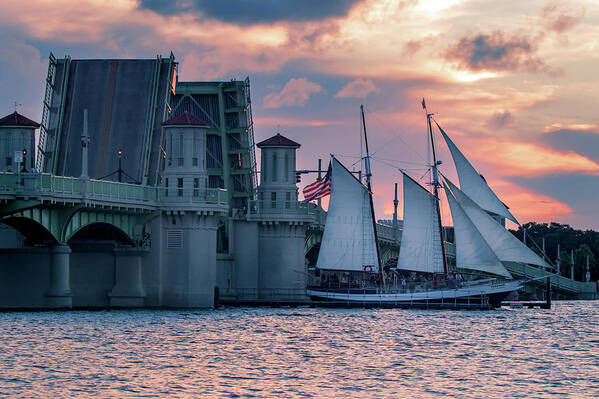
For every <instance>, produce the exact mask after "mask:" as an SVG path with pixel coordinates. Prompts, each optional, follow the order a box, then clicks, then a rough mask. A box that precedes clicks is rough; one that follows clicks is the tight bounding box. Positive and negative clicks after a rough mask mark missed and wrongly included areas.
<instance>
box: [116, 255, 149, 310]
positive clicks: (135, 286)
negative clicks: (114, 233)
mask: <svg viewBox="0 0 599 399" xmlns="http://www.w3.org/2000/svg"><path fill="white" fill-rule="evenodd" d="M147 253H148V251H147V250H145V249H140V248H124V247H117V248H115V249H114V259H115V283H114V288H113V289H112V291H110V293H109V294H108V296H109V297H110V306H114V307H143V306H144V304H145V298H146V292H145V291H144V289H143V286H142V282H141V257H142V256H143V255H145V254H147Z"/></svg>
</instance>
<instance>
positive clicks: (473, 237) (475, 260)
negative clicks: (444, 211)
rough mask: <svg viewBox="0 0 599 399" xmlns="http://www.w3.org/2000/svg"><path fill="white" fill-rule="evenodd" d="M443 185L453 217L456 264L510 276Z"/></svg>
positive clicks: (460, 266)
mask: <svg viewBox="0 0 599 399" xmlns="http://www.w3.org/2000/svg"><path fill="white" fill-rule="evenodd" d="M443 186H444V188H445V194H446V195H447V200H448V201H449V208H450V210H451V217H452V219H453V231H454V237H455V247H456V249H455V251H456V266H457V267H458V268H461V269H471V270H480V271H483V272H487V273H491V274H496V275H499V276H504V277H507V278H512V275H511V274H510V272H509V271H507V269H506V268H505V266H503V263H501V261H500V260H499V258H498V257H497V255H495V252H493V250H492V249H491V247H490V246H489V244H487V242H486V241H485V239H484V238H483V237H482V236H481V234H480V232H479V231H478V230H477V229H476V226H474V224H473V223H472V221H471V220H470V218H469V217H468V215H466V212H464V210H463V209H462V207H461V205H460V204H458V203H457V201H456V199H455V197H454V196H453V194H452V193H451V191H450V190H449V188H448V187H447V185H445V184H444V185H443Z"/></svg>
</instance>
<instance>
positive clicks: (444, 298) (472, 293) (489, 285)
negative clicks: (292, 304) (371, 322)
mask: <svg viewBox="0 0 599 399" xmlns="http://www.w3.org/2000/svg"><path fill="white" fill-rule="evenodd" d="M521 287H522V282H521V281H518V280H514V281H506V282H501V283H498V282H485V283H480V284H476V282H473V283H471V284H470V285H466V286H463V287H461V288H455V289H442V290H429V291H421V292H393V291H391V292H384V291H383V290H380V289H379V290H374V289H372V290H368V289H366V290H357V289H347V290H346V291H345V292H343V289H328V288H319V287H308V290H307V294H308V295H309V296H310V297H312V298H313V299H315V300H318V301H325V302H338V303H347V304H350V305H351V304H367V305H370V306H372V305H376V304H381V305H393V304H397V305H409V304H412V303H428V302H431V303H436V304H446V305H448V307H450V306H451V304H452V303H456V304H457V303H458V302H459V303H461V304H464V303H467V304H470V303H471V304H472V305H473V306H474V307H476V305H478V302H477V301H480V304H481V305H483V306H482V307H485V308H486V307H489V304H491V305H494V304H493V303H492V299H493V298H495V297H500V296H502V294H504V295H507V294H509V293H510V292H512V291H515V290H517V289H519V288H521ZM360 291H361V292H360ZM495 306H496V305H494V306H491V307H495Z"/></svg>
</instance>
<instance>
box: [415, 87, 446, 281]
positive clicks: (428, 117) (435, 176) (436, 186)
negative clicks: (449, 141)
mask: <svg viewBox="0 0 599 399" xmlns="http://www.w3.org/2000/svg"><path fill="white" fill-rule="evenodd" d="M422 108H424V111H425V112H426V123H427V127H428V133H429V135H430V140H431V148H432V151H433V164H432V171H433V173H432V174H433V195H434V196H435V210H436V212H437V220H438V221H439V239H440V240H441V252H442V254H443V269H444V270H445V274H448V272H449V269H448V268H447V256H446V255H445V244H444V242H445V241H444V239H443V238H444V237H443V224H442V223H441V209H440V207H439V186H440V184H439V173H438V171H437V166H439V165H441V161H437V153H436V151H435V139H434V136H433V126H432V125H431V118H432V116H433V114H432V113H429V112H428V110H427V109H426V102H425V101H424V98H423V99H422Z"/></svg>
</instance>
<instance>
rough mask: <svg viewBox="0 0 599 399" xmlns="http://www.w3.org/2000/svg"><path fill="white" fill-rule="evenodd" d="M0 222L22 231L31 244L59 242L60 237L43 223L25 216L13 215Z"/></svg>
mask: <svg viewBox="0 0 599 399" xmlns="http://www.w3.org/2000/svg"><path fill="white" fill-rule="evenodd" d="M0 223H4V224H5V225H7V226H10V227H12V228H13V229H15V230H17V231H18V232H19V233H21V234H22V235H23V236H24V237H25V239H26V240H27V241H28V242H29V243H31V244H48V243H51V244H57V243H58V239H57V238H56V236H55V235H54V234H53V233H52V232H51V230H50V229H48V226H44V224H43V223H40V222H39V221H37V220H35V219H31V218H28V217H25V216H11V217H6V218H3V219H0Z"/></svg>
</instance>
